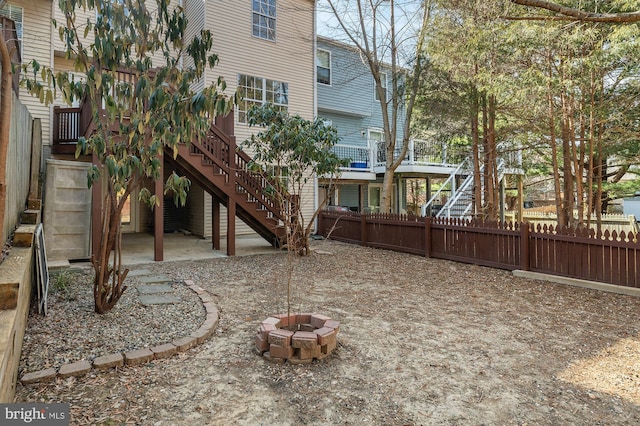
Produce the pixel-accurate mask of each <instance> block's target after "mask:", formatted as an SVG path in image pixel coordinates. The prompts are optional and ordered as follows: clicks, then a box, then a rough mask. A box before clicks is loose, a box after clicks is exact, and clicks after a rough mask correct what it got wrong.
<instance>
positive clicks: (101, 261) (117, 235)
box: [93, 183, 132, 314]
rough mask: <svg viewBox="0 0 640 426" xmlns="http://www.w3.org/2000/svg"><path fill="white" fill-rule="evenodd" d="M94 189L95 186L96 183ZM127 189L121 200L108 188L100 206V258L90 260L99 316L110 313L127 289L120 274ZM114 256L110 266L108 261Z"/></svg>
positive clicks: (128, 190)
mask: <svg viewBox="0 0 640 426" xmlns="http://www.w3.org/2000/svg"><path fill="white" fill-rule="evenodd" d="M96 185H97V183H96ZM131 190H132V189H131V188H128V189H127V190H126V191H125V193H124V194H123V196H122V197H120V200H118V198H117V194H116V193H115V190H114V189H113V187H112V185H111V184H110V185H109V189H108V192H107V195H106V197H105V200H104V205H103V209H104V210H103V213H102V214H103V216H102V229H103V232H102V236H101V238H100V247H99V250H100V256H99V257H98V258H97V259H96V258H94V259H93V266H94V270H95V277H94V282H93V297H94V308H95V311H96V312H97V313H99V314H103V313H106V312H109V311H110V310H111V309H112V308H113V307H114V306H115V305H116V303H118V300H120V297H122V294H123V293H124V291H125V290H126V289H127V287H126V286H124V285H123V284H124V280H125V279H126V277H127V274H128V273H129V270H128V269H125V270H124V271H123V270H122V233H121V225H120V222H121V219H122V208H123V206H124V203H125V200H126V199H127V197H128V196H129V195H130V193H131ZM111 253H113V263H111V262H110V261H109V259H110V257H111V256H110V254H111Z"/></svg>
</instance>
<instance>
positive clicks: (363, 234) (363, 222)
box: [360, 213, 367, 247]
mask: <svg viewBox="0 0 640 426" xmlns="http://www.w3.org/2000/svg"><path fill="white" fill-rule="evenodd" d="M360 240H361V244H362V245H363V246H365V247H366V246H367V217H366V215H365V214H364V213H360Z"/></svg>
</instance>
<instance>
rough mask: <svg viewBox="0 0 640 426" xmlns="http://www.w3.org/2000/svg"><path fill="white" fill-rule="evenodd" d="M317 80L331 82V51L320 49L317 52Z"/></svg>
mask: <svg viewBox="0 0 640 426" xmlns="http://www.w3.org/2000/svg"><path fill="white" fill-rule="evenodd" d="M316 70H317V71H316V73H317V74H318V77H317V81H318V83H322V84H331V52H328V51H326V50H318V52H317V54H316Z"/></svg>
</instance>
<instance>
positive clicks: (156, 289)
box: [137, 284, 173, 294]
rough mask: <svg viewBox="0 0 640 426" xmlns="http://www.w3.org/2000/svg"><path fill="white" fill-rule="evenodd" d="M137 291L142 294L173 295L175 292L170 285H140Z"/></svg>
mask: <svg viewBox="0 0 640 426" xmlns="http://www.w3.org/2000/svg"><path fill="white" fill-rule="evenodd" d="M137 289H138V293H140V294H156V293H171V292H172V291H173V288H171V286H170V285H169V284H147V285H139V286H138V287H137Z"/></svg>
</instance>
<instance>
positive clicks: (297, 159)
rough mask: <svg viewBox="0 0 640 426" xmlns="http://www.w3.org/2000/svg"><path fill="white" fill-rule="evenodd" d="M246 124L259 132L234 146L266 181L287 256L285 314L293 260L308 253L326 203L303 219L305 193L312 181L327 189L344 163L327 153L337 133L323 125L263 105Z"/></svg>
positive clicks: (322, 122) (253, 111) (289, 298)
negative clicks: (250, 156) (280, 215)
mask: <svg viewBox="0 0 640 426" xmlns="http://www.w3.org/2000/svg"><path fill="white" fill-rule="evenodd" d="M248 122H249V125H250V126H259V127H264V128H265V129H264V130H263V131H261V132H259V133H257V134H255V135H252V136H251V138H250V139H248V140H246V141H244V142H243V143H242V144H241V146H240V147H241V148H242V149H245V148H246V149H247V150H248V151H249V152H253V153H254V155H253V163H252V168H253V169H254V170H255V171H257V172H259V173H261V174H264V175H266V177H267V178H268V180H269V181H270V182H271V185H270V186H269V187H268V188H267V189H266V191H267V192H268V193H269V194H270V195H271V197H272V198H273V199H274V200H275V201H276V202H277V204H278V206H279V209H280V211H281V212H282V213H283V224H282V225H283V241H282V242H283V243H284V244H285V245H286V248H287V250H288V254H289V269H288V274H287V311H288V314H290V313H291V278H292V273H293V264H294V262H293V257H294V256H297V255H308V254H309V253H310V249H309V237H310V235H311V232H312V231H313V224H314V221H315V219H316V217H318V214H319V213H320V210H322V209H323V208H324V206H325V204H326V202H327V200H326V199H325V200H324V201H323V202H322V203H321V204H320V205H319V206H316V208H315V209H314V210H313V213H312V214H311V216H310V217H307V216H306V213H305V210H306V209H305V208H304V203H305V199H306V198H307V197H305V193H307V192H308V188H309V187H310V186H312V185H315V178H316V177H320V176H322V177H325V178H327V179H328V180H329V182H330V185H331V182H333V181H334V179H335V178H336V177H337V176H338V174H339V173H340V167H342V166H346V165H347V160H343V159H340V157H338V156H337V155H336V154H335V153H334V152H333V150H332V149H333V146H334V145H335V144H337V143H338V141H339V138H338V133H337V131H336V129H335V128H334V127H332V126H328V125H326V124H325V122H324V121H323V120H320V119H315V120H314V121H310V120H306V119H304V118H302V117H300V116H299V115H289V114H288V113H287V112H286V111H282V110H281V109H279V108H278V107H276V106H274V105H272V104H266V105H264V106H262V107H254V108H252V109H250V110H249V112H248Z"/></svg>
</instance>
